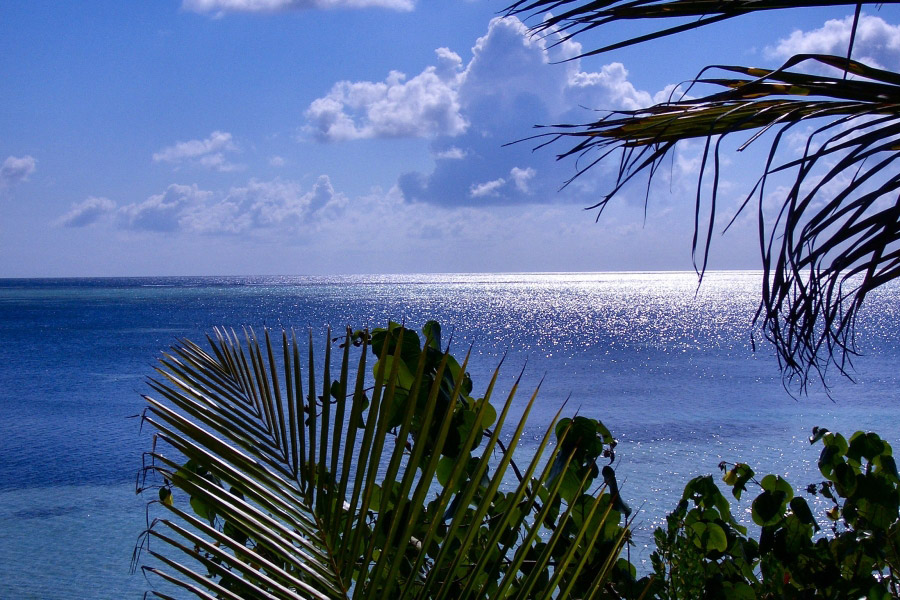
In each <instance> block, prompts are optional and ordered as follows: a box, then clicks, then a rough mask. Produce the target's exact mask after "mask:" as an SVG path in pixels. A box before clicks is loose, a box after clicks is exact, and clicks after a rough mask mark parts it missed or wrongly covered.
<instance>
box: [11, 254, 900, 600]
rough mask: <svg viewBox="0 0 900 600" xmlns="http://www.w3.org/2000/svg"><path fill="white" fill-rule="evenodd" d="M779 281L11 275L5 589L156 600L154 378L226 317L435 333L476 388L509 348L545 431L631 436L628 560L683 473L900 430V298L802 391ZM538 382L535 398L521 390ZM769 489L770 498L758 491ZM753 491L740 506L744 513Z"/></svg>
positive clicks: (609, 276) (766, 464)
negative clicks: (842, 360)
mask: <svg viewBox="0 0 900 600" xmlns="http://www.w3.org/2000/svg"><path fill="white" fill-rule="evenodd" d="M760 277H761V275H760V273H757V272H716V273H708V274H707V275H706V277H705V279H704V281H703V284H702V286H700V287H699V289H698V287H697V277H696V275H695V274H693V273H535V274H530V273H529V274H521V273H516V274H442V275H400V276H381V275H379V276H342V277H187V278H121V279H119V278H110V279H28V280H10V279H6V280H2V279H0V365H2V366H0V599H3V600H6V599H11V600H18V599H27V598H35V599H43V600H52V599H56V598H60V599H62V598H74V597H77V598H126V597H133V598H139V597H141V594H143V592H144V591H146V590H147V589H149V587H150V586H149V584H148V583H147V582H146V581H145V580H144V579H143V577H142V576H141V575H140V574H139V573H138V574H135V575H131V574H130V573H129V564H130V560H131V556H132V550H133V549H134V547H135V543H136V542H137V540H138V536H139V535H140V533H141V531H142V530H143V529H144V528H145V527H146V513H145V504H146V500H147V499H144V498H141V497H140V496H136V495H135V493H134V487H135V477H136V474H137V471H138V469H139V467H140V465H141V455H142V452H144V451H146V450H148V449H149V447H150V442H151V436H152V432H150V431H148V430H147V429H146V428H145V429H144V430H143V431H141V429H140V419H139V415H140V413H141V411H142V410H143V406H144V401H143V399H142V397H141V394H142V393H148V392H149V391H150V390H149V388H148V386H147V385H146V383H145V381H146V378H147V377H148V376H149V375H152V373H153V369H154V363H155V362H156V359H157V357H159V356H160V353H161V351H163V350H165V349H166V348H167V347H169V346H170V345H171V344H173V342H175V341H176V340H177V339H180V338H189V339H192V340H194V341H202V340H203V339H204V336H205V334H206V333H207V332H209V331H210V330H211V329H212V327H214V326H218V325H225V326H229V327H232V326H233V327H236V328H240V327H241V326H244V325H249V326H253V327H254V328H256V329H257V330H259V329H261V328H262V327H269V328H270V329H274V330H280V329H281V328H282V327H292V328H294V329H295V330H301V331H305V330H306V329H308V328H312V330H313V334H314V337H315V339H317V340H324V338H325V335H326V333H325V331H326V330H325V328H326V326H327V325H329V324H330V325H332V326H333V327H334V328H335V329H337V330H342V329H343V327H344V326H346V325H351V326H353V327H354V328H359V327H366V326H368V327H378V326H384V325H385V324H386V323H387V321H388V320H389V319H391V320H394V321H404V322H405V323H406V324H408V325H409V326H410V327H415V328H420V327H421V326H422V324H424V323H425V321H427V320H429V319H435V320H438V321H439V322H441V324H442V325H443V330H444V335H445V337H446V336H447V335H448V334H449V335H452V339H453V341H452V344H453V351H454V353H455V354H457V355H461V354H464V353H465V351H466V350H467V349H468V348H469V347H471V348H472V359H471V365H470V372H471V374H472V377H473V380H474V382H475V391H476V392H478V391H479V390H480V391H483V390H484V387H485V386H486V385H487V380H488V377H489V373H490V372H491V371H492V370H493V369H494V367H495V366H496V365H497V363H498V362H499V361H500V360H501V358H503V357H504V356H505V357H506V358H505V362H504V365H503V371H502V373H503V375H502V376H501V380H500V383H499V384H498V385H500V386H501V387H500V388H499V389H500V390H504V391H505V390H506V389H508V388H509V386H510V385H511V383H512V381H513V380H514V379H515V378H516V377H517V376H518V375H519V373H520V372H521V371H522V370H523V369H524V376H523V388H524V389H525V390H528V391H529V392H530V391H531V389H533V388H534V387H535V386H536V385H537V384H538V382H539V381H541V379H543V385H542V387H541V392H540V395H539V403H538V405H537V407H536V409H535V410H534V412H533V413H532V416H531V419H530V421H529V423H530V425H529V428H528V430H527V431H526V434H525V435H526V440H524V441H523V443H524V445H525V447H526V448H527V446H528V440H529V439H533V438H535V437H537V436H538V435H539V434H540V433H541V432H542V431H543V428H545V427H546V425H547V423H548V422H549V421H550V419H551V418H552V416H553V414H555V413H556V411H557V410H558V408H559V406H560V405H561V404H562V403H563V402H564V401H565V400H566V399H567V398H569V401H568V404H567V409H566V412H567V413H569V414H574V412H576V411H577V412H578V413H579V414H583V415H587V416H591V417H595V418H599V419H600V420H602V421H603V422H604V423H605V424H606V425H607V427H608V428H609V429H610V430H611V431H612V433H613V435H614V436H616V437H617V439H618V440H619V446H618V448H617V463H616V470H617V474H618V478H619V481H620V487H621V490H622V494H623V496H624V497H625V499H626V501H627V502H628V503H629V504H631V505H632V507H634V508H635V509H638V510H639V513H638V516H637V518H636V520H635V545H634V546H633V547H632V548H631V558H632V560H634V561H635V562H638V563H639V564H641V563H642V561H643V564H646V561H647V560H648V559H649V554H650V551H651V550H652V548H651V546H650V539H651V536H652V530H653V528H655V527H656V526H657V525H659V524H661V523H662V522H663V520H664V517H665V514H666V512H667V511H668V510H671V509H672V508H673V507H674V506H675V504H676V503H677V501H678V499H679V498H680V495H681V490H682V488H683V486H684V484H685V483H686V482H687V481H688V479H690V478H691V477H693V476H695V475H698V474H706V473H718V469H717V465H718V464H719V462H720V461H722V460H728V461H743V462H748V463H749V464H750V465H751V466H752V467H753V468H754V469H755V470H756V472H757V473H759V474H764V473H769V472H772V473H778V474H781V475H784V476H786V477H787V479H788V481H790V482H791V483H792V484H793V485H795V486H796V487H797V488H798V489H802V488H804V487H805V486H806V484H807V483H811V482H813V481H817V480H819V479H821V477H820V476H819V477H817V476H816V475H817V470H816V459H817V456H818V448H817V447H810V445H809V443H808V442H807V437H808V436H809V433H810V430H811V429H812V427H813V426H816V425H819V426H825V427H828V428H829V429H832V430H837V431H841V432H843V433H845V434H850V433H852V432H854V431H856V430H858V429H866V430H874V431H877V432H879V433H880V434H881V435H882V436H883V437H884V438H886V439H887V440H888V441H889V442H891V443H892V444H893V445H894V446H895V447H898V446H897V444H898V442H900V401H898V398H897V395H896V390H897V389H898V373H900V370H898V366H900V319H898V310H900V288H898V287H897V286H890V287H889V288H887V289H882V290H879V291H878V292H877V293H876V294H874V295H873V296H872V297H871V298H869V299H868V300H867V304H866V306H865V310H864V313H863V315H862V317H861V319H860V325H859V337H858V345H859V349H860V351H861V354H862V356H860V357H858V358H856V359H855V361H854V363H855V371H854V379H855V382H850V381H848V380H846V379H843V378H841V377H839V376H838V375H837V374H834V375H833V376H831V377H830V378H829V384H830V385H831V387H830V390H829V392H828V393H826V391H825V390H824V389H823V388H822V386H821V385H813V386H812V387H811V389H810V391H809V394H808V395H805V396H792V395H790V394H789V393H788V392H786V391H785V389H784V387H783V385H782V379H781V376H780V374H779V372H778V369H777V364H776V362H775V359H774V357H773V356H772V352H771V349H770V348H769V347H768V346H766V345H765V343H762V344H759V345H758V347H757V350H756V351H755V352H754V351H753V350H752V348H751V335H750V334H751V330H750V322H751V318H752V315H753V313H754V311H755V309H756V305H757V302H758V294H759V286H760ZM528 395H529V394H525V393H523V394H520V398H521V401H522V402H524V401H525V398H526V397H527V396H528ZM751 498H752V495H751ZM748 509H749V501H746V502H743V503H737V504H735V505H733V510H734V512H735V514H736V515H738V516H739V517H744V518H747V514H748V513H747V511H748Z"/></svg>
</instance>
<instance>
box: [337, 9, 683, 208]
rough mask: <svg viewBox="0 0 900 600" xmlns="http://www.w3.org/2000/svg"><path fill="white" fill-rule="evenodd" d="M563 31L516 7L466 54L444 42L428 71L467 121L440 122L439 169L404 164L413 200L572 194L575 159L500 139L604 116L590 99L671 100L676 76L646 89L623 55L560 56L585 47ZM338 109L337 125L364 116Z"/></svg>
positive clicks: (406, 190) (603, 102) (406, 191)
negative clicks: (539, 26) (517, 12)
mask: <svg viewBox="0 0 900 600" xmlns="http://www.w3.org/2000/svg"><path fill="white" fill-rule="evenodd" d="M558 41H559V37H558V36H556V35H555V34H551V35H550V36H545V37H537V36H532V35H529V33H528V27H527V26H526V25H525V24H524V23H522V22H521V21H520V20H519V19H516V18H514V17H508V18H496V19H493V20H492V21H491V22H490V24H489V25H488V29H487V32H486V33H485V35H483V36H481V37H480V38H478V40H477V41H476V42H475V44H474V46H473V48H472V56H471V59H469V61H468V62H467V63H464V62H463V61H462V60H461V59H460V58H459V55H458V54H456V53H453V52H451V51H449V50H447V49H441V50H439V51H438V56H443V57H444V61H443V63H442V64H443V65H444V66H443V67H437V66H435V67H429V68H427V69H426V70H425V71H423V73H435V74H437V73H442V75H441V82H442V85H443V86H444V87H445V88H447V89H448V90H450V93H455V94H456V99H457V103H458V112H457V114H458V115H459V118H460V119H464V120H465V122H466V123H467V124H468V126H467V127H466V128H465V130H462V131H460V130H454V131H453V132H452V135H451V132H448V131H447V130H443V131H441V130H440V129H438V130H437V131H438V132H439V133H440V134H439V135H434V136H433V137H432V138H431V141H432V143H431V146H432V155H433V156H434V158H435V168H434V170H433V171H432V172H431V173H421V172H413V173H406V174H404V175H402V176H401V177H400V179H399V181H398V186H399V189H400V191H401V192H402V194H403V197H404V198H405V199H406V200H407V201H412V202H429V203H437V204H448V205H452V204H466V203H469V204H472V205H473V206H474V205H477V204H483V203H485V202H490V203H494V204H501V203H513V202H534V203H544V202H553V201H565V198H567V197H568V198H570V199H571V198H572V196H573V194H572V192H574V191H576V188H575V187H572V188H569V189H568V190H567V193H568V194H569V196H565V195H562V196H561V195H560V194H558V188H559V186H560V184H561V182H564V181H566V180H568V179H569V178H570V177H571V176H572V169H573V165H572V164H571V163H570V162H568V163H567V162H565V161H563V162H561V163H555V161H554V157H553V154H552V153H551V152H539V153H532V148H533V146H534V143H530V142H524V143H520V144H514V145H512V146H508V147H505V148H501V146H502V145H504V144H507V143H509V142H513V141H515V140H517V139H521V138H523V137H525V136H526V135H528V130H529V127H530V126H531V125H533V124H537V123H554V122H557V123H558V122H584V121H589V120H594V119H596V118H597V115H596V113H594V112H589V111H588V110H585V109H584V108H582V107H590V108H594V109H600V110H622V109H635V108H640V107H646V106H649V105H651V104H653V103H655V102H659V101H663V100H666V99H667V98H668V95H669V93H670V92H671V91H672V90H673V89H674V88H673V86H669V87H667V88H665V89H663V90H660V91H658V92H657V93H655V94H653V93H651V92H648V91H644V90H639V89H637V88H636V87H635V86H634V85H633V84H632V83H631V82H630V81H629V79H628V70H627V69H626V68H625V66H624V65H623V64H621V63H617V62H613V63H609V64H606V65H602V66H600V67H599V68H598V69H596V70H586V69H583V67H582V63H581V61H580V60H569V61H568V62H565V63H564V64H552V63H554V62H555V61H560V60H564V59H570V58H572V57H574V56H577V55H578V54H579V53H580V52H581V50H582V48H581V46H580V45H579V44H578V43H576V42H574V41H571V40H569V41H566V42H564V43H560V44H557V45H555V46H554V43H555V42H558ZM333 114H334V115H335V118H334V121H333V122H334V123H335V124H336V125H335V127H337V124H338V123H341V124H342V125H343V126H347V127H348V128H349V127H351V126H352V127H355V129H356V130H358V129H359V123H360V121H359V119H355V118H354V117H353V116H352V115H350V114H349V113H348V112H347V111H335V113H333ZM347 137H350V136H347ZM463 148H464V149H465V150H462V149H463ZM451 158H452V159H454V160H445V159H451ZM538 171H540V172H541V177H540V178H538V177H536V173H537V172H538ZM592 176H594V175H593V174H591V176H588V177H585V178H583V179H582V180H581V181H582V182H587V181H588V180H589V179H590V177H592ZM582 191H583V190H582ZM561 199H562V200H561Z"/></svg>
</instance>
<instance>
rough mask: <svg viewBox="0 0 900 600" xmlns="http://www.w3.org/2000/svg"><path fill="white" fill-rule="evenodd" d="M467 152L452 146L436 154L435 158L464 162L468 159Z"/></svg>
mask: <svg viewBox="0 0 900 600" xmlns="http://www.w3.org/2000/svg"><path fill="white" fill-rule="evenodd" d="M466 154H467V153H466V151H465V150H463V149H462V148H457V147H456V146H450V147H449V148H445V149H443V150H439V151H437V152H435V153H434V157H435V158H437V159H439V160H462V159H464V158H465V157H466Z"/></svg>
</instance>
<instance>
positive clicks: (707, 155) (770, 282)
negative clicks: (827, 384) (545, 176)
mask: <svg viewBox="0 0 900 600" xmlns="http://www.w3.org/2000/svg"><path fill="white" fill-rule="evenodd" d="M808 64H815V65H818V66H827V67H833V68H835V69H838V70H839V71H842V72H845V73H851V74H852V75H853V76H854V77H853V78H850V79H847V78H844V77H841V76H829V75H822V74H816V73H810V72H801V71H797V70H795V69H796V67H798V66H799V65H808ZM715 71H718V72H719V73H722V74H723V75H720V76H715V77H713V76H711V75H710V73H712V72H715ZM704 84H705V85H711V86H714V87H715V88H717V89H718V90H720V91H714V92H713V93H710V94H707V95H704V96H702V97H700V98H687V96H686V95H685V96H682V98H681V99H678V100H673V101H671V102H666V103H662V104H657V105H655V106H651V107H648V108H645V109H640V110H634V111H616V112H611V113H609V114H607V115H606V116H605V117H603V118H602V119H600V120H598V121H595V122H592V123H587V124H584V125H573V124H560V125H556V126H553V127H552V128H553V131H551V132H548V133H543V134H540V135H538V136H536V138H537V139H543V138H547V139H546V141H544V142H543V143H542V145H546V144H550V143H553V142H559V141H560V140H574V141H575V143H574V144H573V145H571V146H569V147H568V148H567V149H565V150H564V151H562V152H561V153H559V155H558V158H560V159H562V158H566V157H572V156H576V157H580V158H582V159H583V158H585V157H590V160H589V161H587V164H586V166H582V167H580V168H579V170H578V171H576V174H575V176H574V177H573V179H574V178H577V177H579V176H581V175H582V174H583V173H584V172H585V171H587V170H588V169H590V168H592V167H593V166H594V165H595V164H596V163H598V162H599V161H601V160H604V159H606V158H609V157H610V156H612V155H613V154H620V156H621V158H620V161H619V169H618V173H617V178H616V183H615V184H614V185H613V186H612V189H611V191H610V192H609V193H608V194H606V195H604V196H603V198H601V199H600V201H599V202H597V203H596V204H594V205H593V206H590V207H589V208H592V209H598V210H599V211H601V212H602V210H603V209H604V207H605V206H606V205H607V204H608V203H609V201H610V200H611V199H612V198H613V197H614V196H615V195H616V194H617V193H619V192H620V191H621V190H622V189H623V187H625V186H626V185H627V184H628V183H629V182H632V181H633V180H634V179H635V178H636V177H637V176H638V175H640V174H647V175H648V180H649V179H652V178H653V176H654V175H655V174H656V172H657V169H658V168H659V166H660V165H661V164H662V161H663V159H664V158H665V157H667V156H669V155H670V154H671V153H672V152H673V151H674V150H675V148H676V146H677V143H678V142H679V141H682V140H686V139H703V140H705V146H704V150H703V153H702V161H701V166H700V173H699V176H698V182H697V188H696V196H695V198H694V217H695V233H694V239H693V256H694V264H695V267H696V269H697V271H698V273H699V274H700V276H701V277H702V274H703V272H704V271H705V269H706V267H707V264H708V259H709V251H710V243H711V240H712V236H713V234H714V225H715V222H716V209H717V203H718V199H719V181H720V176H721V169H720V148H721V143H722V140H723V139H724V138H726V137H728V136H733V135H734V134H735V133H738V132H744V131H746V132H752V135H751V136H750V137H749V139H747V140H745V141H744V142H743V143H742V144H741V145H740V147H739V150H743V149H745V148H747V147H748V146H749V145H751V144H752V143H753V142H755V141H757V140H758V139H760V138H761V137H762V136H763V135H764V134H766V133H769V134H771V135H772V138H771V139H772V141H771V146H770V148H769V151H768V158H767V160H766V162H765V166H764V168H763V169H762V174H761V176H760V177H759V179H758V181H757V183H756V185H755V186H754V187H753V189H752V190H751V192H750V193H749V194H748V195H747V197H746V198H745V200H744V201H743V203H742V204H741V206H740V208H739V209H738V211H737V213H738V214H739V213H740V212H741V211H743V210H744V209H745V208H746V207H747V205H748V204H749V203H750V202H751V200H752V199H753V198H754V197H756V198H757V203H758V219H759V237H760V249H761V254H762V263H763V268H764V283H763V294H762V301H761V303H760V307H759V311H758V313H757V315H756V322H757V323H759V324H760V325H761V327H762V329H763V332H764V335H765V337H766V338H767V339H769V340H770V341H771V342H773V343H774V347H775V349H776V354H777V356H778V359H779V362H780V364H781V366H782V368H783V369H784V372H785V374H786V376H787V379H788V380H790V379H794V378H796V379H797V381H799V383H800V385H801V387H804V388H805V385H806V384H807V382H808V380H809V378H810V376H811V375H812V374H814V373H815V374H816V375H818V376H819V377H820V378H823V380H824V373H825V371H826V370H827V368H828V366H829V365H833V366H836V368H837V369H838V370H839V371H840V372H841V373H843V374H848V367H849V365H850V364H851V360H852V357H853V355H854V354H855V352H856V348H855V346H854V341H853V334H854V331H855V328H854V325H855V320H856V315H857V314H858V312H859V310H860V308H861V306H862V303H863V301H864V300H865V298H866V295H867V294H868V293H869V292H870V291H871V290H873V289H875V288H876V287H878V286H880V285H883V284H884V283H886V282H887V281H890V280H891V279H893V278H895V277H896V276H897V275H898V274H900V271H898V267H900V263H898V256H900V254H898V252H900V247H898V246H900V228H898V217H900V212H898V211H900V200H898V197H897V193H898V188H900V179H898V175H897V170H896V162H895V161H896V160H897V159H898V158H900V153H898V151H900V139H898V135H900V74H897V73H894V72H891V71H885V70H882V69H877V68H873V67H870V66H867V65H865V64H862V63H859V62H857V61H853V60H848V59H846V58H842V57H838V56H830V55H817V54H806V55H798V56H795V57H792V58H791V59H790V60H788V61H787V62H786V63H785V64H784V65H782V66H781V67H780V68H778V69H774V70H768V69H759V68H750V67H742V66H728V65H719V66H711V67H707V68H705V69H704V70H703V71H702V72H701V73H700V74H699V75H698V77H697V78H696V79H695V80H694V81H693V83H692V84H691V86H690V87H689V88H688V91H689V92H690V91H692V90H693V87H694V86H697V85H704ZM806 123H809V124H810V126H812V127H814V129H813V133H812V134H811V135H809V139H808V142H807V144H806V146H805V150H804V151H803V153H802V154H801V155H800V156H799V157H797V158H787V159H786V158H784V152H786V151H785V150H783V141H784V140H785V138H786V135H787V134H788V133H790V132H793V131H794V128H796V127H797V126H798V125H800V124H806ZM536 138H535V137H533V138H529V139H536ZM776 175H777V176H779V177H784V176H787V177H789V185H788V186H787V189H788V192H787V194H786V195H785V196H784V197H783V198H781V202H782V207H781V210H780V211H779V213H778V214H777V215H776V216H775V217H774V218H773V219H772V222H771V223H767V219H768V218H770V217H769V216H767V214H766V211H765V210H764V207H763V203H764V200H765V198H766V191H767V190H766V185H767V183H769V180H770V178H771V177H773V176H776ZM707 178H711V186H709V189H710V190H711V191H710V192H709V197H708V198H707V197H705V196H704V191H703V190H704V189H706V188H705V186H704V183H705V182H708V181H709V180H708V179H707ZM570 181H571V180H570ZM567 183H568V182H567ZM835 187H839V190H838V191H834V188H835ZM647 189H648V193H649V183H648V188H647ZM704 207H706V208H704ZM736 217H737V214H735V215H733V216H732V218H731V221H730V222H729V226H730V225H731V223H733V222H734V219H735V218H736ZM598 218H599V216H598ZM725 229H727V227H726V228H725Z"/></svg>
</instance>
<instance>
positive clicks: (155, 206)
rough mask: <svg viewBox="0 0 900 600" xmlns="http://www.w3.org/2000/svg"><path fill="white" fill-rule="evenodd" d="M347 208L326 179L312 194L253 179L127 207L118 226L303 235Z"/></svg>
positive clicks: (182, 189) (185, 189)
mask: <svg viewBox="0 0 900 600" xmlns="http://www.w3.org/2000/svg"><path fill="white" fill-rule="evenodd" d="M345 205H346V198H345V197H344V196H343V195H342V194H339V193H337V192H335V190H334V187H333V186H332V185H331V181H330V179H329V178H328V177H327V176H325V175H323V176H321V177H319V178H318V179H317V180H316V182H315V183H314V184H313V185H312V187H311V188H310V189H305V188H304V187H303V186H301V185H300V184H299V183H297V182H293V181H282V180H279V179H276V180H272V181H258V180H255V179H253V180H250V182H248V183H247V184H246V185H244V186H237V187H232V188H231V189H229V190H228V191H227V192H225V193H214V192H211V191H206V190H201V189H199V188H198V187H197V186H196V185H192V186H187V185H177V184H173V185H170V186H169V187H168V188H167V189H166V191H165V192H163V193H162V194H156V195H153V196H150V197H149V198H147V199H146V200H145V201H143V202H137V203H133V204H129V205H126V206H123V207H122V208H121V209H119V211H118V225H119V226H120V227H122V228H124V229H131V230H136V231H151V232H153V231H155V232H186V233H199V234H243V233H251V232H254V231H260V230H281V231H293V232H297V231H301V230H302V229H303V228H305V227H308V226H310V225H311V224H314V223H315V222H316V221H317V220H320V219H323V218H326V217H327V218H334V217H335V216H336V215H338V214H339V213H340V211H341V210H342V209H343V207H344V206H345ZM64 218H65V217H64Z"/></svg>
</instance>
